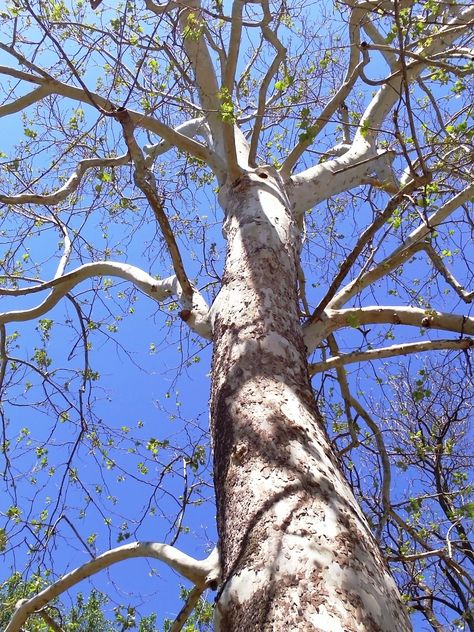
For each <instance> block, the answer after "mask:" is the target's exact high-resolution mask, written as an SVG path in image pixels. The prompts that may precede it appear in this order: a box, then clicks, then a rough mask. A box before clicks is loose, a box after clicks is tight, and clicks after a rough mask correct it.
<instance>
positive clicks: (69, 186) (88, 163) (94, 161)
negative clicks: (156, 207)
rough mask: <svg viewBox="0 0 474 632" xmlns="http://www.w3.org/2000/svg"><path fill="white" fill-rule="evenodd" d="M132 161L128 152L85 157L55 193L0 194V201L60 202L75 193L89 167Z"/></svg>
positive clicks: (26, 202) (15, 202)
mask: <svg viewBox="0 0 474 632" xmlns="http://www.w3.org/2000/svg"><path fill="white" fill-rule="evenodd" d="M129 162H130V156H129V154H128V152H127V153H126V154H123V155H122V156H117V157H116V158H85V159H84V160H81V161H80V162H79V163H78V165H77V167H76V170H75V171H74V172H73V173H72V175H71V176H70V177H69V178H68V180H67V181H66V182H65V183H64V185H63V186H62V187H61V188H59V189H56V191H54V192H53V193H47V194H45V195H42V194H41V193H20V194H18V195H0V202H1V203H3V204H52V205H54V204H59V203H60V202H62V201H63V200H65V199H66V198H67V196H68V195H71V193H74V191H76V190H77V187H78V186H79V184H80V183H81V180H82V178H83V176H84V174H85V173H86V171H88V170H89V169H93V168H94V167H119V166H121V165H126V164H128V163H129Z"/></svg>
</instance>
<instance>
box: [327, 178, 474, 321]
mask: <svg viewBox="0 0 474 632" xmlns="http://www.w3.org/2000/svg"><path fill="white" fill-rule="evenodd" d="M473 195H474V184H471V185H470V186H467V187H466V188H465V189H463V190H462V191H460V192H459V193H458V194H457V195H455V196H453V197H452V198H451V199H450V200H448V201H447V202H445V203H444V204H443V205H442V206H440V207H439V208H438V210H436V211H435V212H434V213H432V214H431V215H430V216H429V217H428V219H427V222H426V223H424V222H421V223H420V225H419V226H418V228H415V230H413V231H412V232H411V233H410V235H409V236H408V237H407V239H405V241H404V242H403V244H401V245H400V246H399V247H398V248H396V249H395V250H394V251H393V252H392V254H391V255H389V256H388V257H386V258H385V259H384V260H383V261H381V262H380V263H378V264H377V265H376V266H375V267H374V268H373V269H372V270H369V271H368V272H366V273H365V274H363V275H362V276H359V277H358V278H356V279H354V280H353V281H351V282H350V283H348V284H347V285H346V286H345V287H343V288H342V289H341V290H340V292H338V293H337V294H336V295H335V296H334V298H333V300H332V301H331V302H330V303H329V304H328V305H329V307H331V308H332V309H335V308H339V307H342V305H344V304H345V303H347V301H348V300H350V299H351V298H352V297H353V296H355V295H356V294H358V293H359V292H361V291H362V290H363V289H364V288H366V287H367V286H369V285H371V284H372V283H375V282H376V281H378V280H379V279H380V278H382V277H384V276H385V275H387V274H389V273H390V272H391V271H392V270H394V269H395V268H397V267H398V266H399V265H401V264H402V263H403V262H404V261H406V260H407V259H408V258H409V257H410V256H411V255H412V254H414V253H415V252H417V251H419V250H424V249H425V246H424V244H421V243H420V242H421V240H422V239H424V238H425V237H428V236H429V235H430V233H431V231H432V230H434V229H435V228H436V227H437V226H439V225H440V224H441V223H442V222H444V220H445V219H446V218H447V217H449V215H451V213H453V212H454V211H455V210H456V209H457V208H459V206H461V205H462V204H464V202H466V201H467V200H469V199H470V198H471V197H472V196H473Z"/></svg>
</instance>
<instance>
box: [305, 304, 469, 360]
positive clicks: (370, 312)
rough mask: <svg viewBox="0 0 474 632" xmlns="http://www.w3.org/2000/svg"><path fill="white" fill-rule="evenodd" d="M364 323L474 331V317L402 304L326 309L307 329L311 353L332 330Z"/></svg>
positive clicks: (307, 342)
mask: <svg viewBox="0 0 474 632" xmlns="http://www.w3.org/2000/svg"><path fill="white" fill-rule="evenodd" d="M361 325H409V326H412V327H420V328H423V329H437V330H441V331H453V332H456V333H459V334H461V335H470V336H472V335H474V317H472V316H463V315H461V314H450V313H448V312H438V311H437V310H435V309H420V308H418V307H405V306H402V305H395V306H387V305H380V306H379V305H374V306H372V305H371V306H369V307H356V308H350V309H326V310H325V311H324V313H323V314H322V315H321V318H320V319H319V320H317V321H315V322H313V323H311V324H310V325H308V326H307V327H306V328H305V330H304V341H305V345H306V347H307V349H308V353H311V352H312V351H314V349H316V347H317V346H318V345H319V344H320V342H321V341H322V340H324V339H325V338H326V337H327V336H328V335H329V334H330V333H332V332H334V331H336V330H338V329H343V328H344V327H360V326H361Z"/></svg>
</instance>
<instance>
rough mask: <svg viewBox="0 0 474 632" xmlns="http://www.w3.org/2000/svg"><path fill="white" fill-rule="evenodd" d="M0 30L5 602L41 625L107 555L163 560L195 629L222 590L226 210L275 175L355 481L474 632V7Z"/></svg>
mask: <svg viewBox="0 0 474 632" xmlns="http://www.w3.org/2000/svg"><path fill="white" fill-rule="evenodd" d="M91 5H92V7H91ZM0 23H1V33H2V34H1V36H0V76H1V82H0V83H1V87H0V95H1V97H0V98H1V105H0V117H2V143H1V146H0V151H1V153H0V169H1V174H2V177H1V181H0V205H1V206H0V219H1V225H0V240H1V245H2V249H1V253H0V256H1V259H0V265H1V271H0V276H1V288H0V295H1V296H2V311H1V313H0V389H1V398H0V399H1V407H0V419H1V424H2V470H3V474H4V476H3V483H2V485H3V494H4V496H3V497H4V499H5V498H7V499H8V500H7V501H4V503H3V505H2V507H0V510H1V511H0V545H1V548H2V551H3V554H4V555H5V559H6V560H7V564H6V566H5V568H6V569H7V571H6V572H5V573H4V577H3V579H4V580H5V581H6V582H8V581H11V576H14V577H17V575H16V573H19V574H20V576H21V577H22V578H23V581H24V582H25V583H24V584H22V585H23V586H30V587H29V588H28V591H27V593H25V598H30V597H31V595H32V592H31V584H28V582H29V581H30V580H31V578H32V577H36V578H37V577H43V578H44V579H45V581H47V582H48V584H51V585H54V582H55V581H56V580H59V581H60V580H61V578H64V576H65V574H66V573H67V572H69V571H71V570H72V569H73V568H74V567H79V568H81V567H83V565H84V564H92V563H95V561H96V560H97V559H98V557H97V556H98V555H100V554H104V555H105V556H107V555H109V557H108V558H107V557H104V558H103V560H104V567H106V566H108V564H109V562H108V561H107V560H109V559H111V557H110V556H113V555H116V556H117V560H119V559H120V560H122V559H126V558H128V557H133V556H143V557H146V558H147V559H153V558H154V559H157V560H162V561H165V562H166V563H167V564H169V565H171V567H172V568H175V569H176V570H178V572H181V573H182V574H184V576H185V577H187V578H188V579H189V580H190V581H191V582H192V583H195V584H196V585H197V587H198V588H199V590H198V591H197V592H196V593H195V598H194V596H191V597H186V599H188V600H189V603H190V604H192V603H193V599H194V601H196V600H197V599H198V598H199V597H200V595H201V594H202V592H203V590H204V588H206V587H207V586H208V585H209V573H212V569H213V568H214V566H213V564H214V562H213V560H214V558H213V557H212V556H213V553H212V552H211V551H212V549H213V546H214V544H215V543H216V532H215V526H214V525H213V524H212V521H213V508H212V507H213V505H212V503H213V482H212V449H211V445H210V440H209V433H208V418H207V412H206V402H207V399H208V392H209V380H208V375H209V372H210V371H211V368H210V354H211V347H212V330H213V311H212V310H213V304H214V301H215V299H216V297H217V296H218V293H219V290H220V289H221V287H222V275H223V266H224V258H225V252H226V242H225V239H224V237H225V231H226V230H227V225H226V223H225V220H226V218H225V216H224V213H223V210H222V208H223V207H224V206H225V205H224V204H223V202H222V200H223V198H224V196H225V195H228V193H227V191H228V190H229V187H230V186H231V185H232V186H234V188H235V190H236V191H237V192H238V182H239V178H242V177H243V175H244V174H245V173H248V172H250V171H251V172H252V173H255V174H257V176H258V177H260V178H262V179H266V178H268V174H274V173H275V174H277V177H278V178H280V179H281V181H282V182H283V183H284V187H285V188H284V190H285V195H286V196H287V204H288V206H289V207H291V208H292V209H293V211H294V214H295V217H296V220H295V221H296V223H297V228H298V230H299V231H300V233H301V234H302V235H303V236H304V237H303V238H302V243H301V248H300V253H299V262H298V266H299V269H298V296H299V310H300V314H299V317H300V323H301V326H302V327H303V332H304V342H305V344H306V347H307V352H308V362H309V364H308V369H309V373H310V375H311V377H312V384H313V388H314V395H315V401H316V403H317V406H318V407H319V410H320V411H321V414H322V417H323V419H324V422H325V426H326V430H327V433H328V434H329V436H330V439H331V442H332V445H333V447H334V450H335V452H336V453H337V454H338V456H339V458H340V462H341V467H342V469H343V471H344V473H345V475H346V477H347V479H348V480H349V482H350V484H351V487H352V489H353V491H354V493H355V496H356V498H357V500H358V501H359V503H360V505H361V507H362V509H363V511H364V513H365V515H366V516H367V519H368V521H369V524H370V526H371V528H372V529H373V531H374V534H375V536H376V537H377V539H378V541H379V543H380V546H381V549H382V552H383V554H384V556H385V558H386V560H387V561H388V563H389V565H390V568H391V570H392V572H393V574H394V577H395V580H396V582H397V585H398V587H399V590H400V592H401V594H402V598H403V600H404V602H405V604H406V606H407V607H408V608H409V611H410V612H411V613H412V615H413V621H414V625H415V626H416V629H417V630H435V631H437V632H441V630H444V629H453V630H454V629H459V630H470V632H473V631H474V616H473V614H472V599H473V591H474V578H473V570H474V568H473V564H474V550H473V545H472V524H473V523H472V519H473V517H474V493H473V492H474V487H473V482H474V481H473V475H472V471H473V470H472V464H473V455H474V445H473V430H472V406H473V404H472V401H473V399H472V398H473V392H472V391H473V379H472V366H471V357H470V349H471V348H472V345H473V339H472V338H471V336H472V335H473V333H474V316H473V315H472V309H471V304H472V300H473V298H474V289H473V273H474V267H473V265H474V262H473V250H472V236H473V230H474V217H473V208H474V207H473V204H474V180H473V162H474V161H473V157H474V105H473V104H474V84H473V82H472V76H473V73H474V43H473V40H474V29H473V25H474V6H473V5H472V4H471V3H469V2H458V1H456V2H454V1H453V2H434V1H433V0H427V1H426V2H414V1H411V0H395V2H391V1H390V2H389V1H387V0H380V1H375V0H341V1H336V2H329V1H326V0H318V1H315V2H312V3H308V2H302V1H301V0H284V1H283V2H278V1H277V2H271V1H268V0H252V1H245V0H234V1H233V2H222V0H209V1H208V0H202V2H199V1H198V0H181V1H179V2H174V1H170V2H167V3H163V4H158V3H156V2H154V1H153V0H143V1H141V0H134V1H132V0H126V1H125V2H118V3H108V2H97V1H95V2H91V3H90V4H88V3H86V2H83V1H81V0H79V1H77V2H68V1H65V2H63V1H58V2H57V1H54V0H47V1H46V2H44V1H42V2H39V1H35V0H14V1H12V2H7V3H6V4H4V5H3V7H2V8H1V10H0ZM259 169H263V170H261V171H259ZM272 177H273V176H272ZM275 177H276V176H275ZM235 183H237V185H236V184H235ZM223 231H224V237H223ZM280 274H282V272H281V270H275V271H274V275H275V277H278V276H279V275H280ZM3 305H4V306H3ZM242 309H245V306H243V307H242ZM264 318H265V314H264V313H262V319H264ZM149 540H153V542H151V543H150V542H148V541H149ZM135 541H140V542H141V544H140V545H135V544H133V543H134V542H135ZM163 544H164V545H166V546H168V545H170V546H171V547H173V546H174V545H176V546H180V547H183V548H184V549H186V550H188V551H189V552H190V553H191V554H192V555H196V557H198V558H206V560H208V562H206V563H207V566H206V563H205V564H204V566H199V568H198V566H196V565H195V564H194V562H193V560H192V558H189V559H188V558H187V557H186V559H184V558H181V557H179V555H181V554H178V553H176V554H175V553H174V551H175V549H171V548H160V547H162V546H163ZM120 546H123V548H122V549H120V552H119V553H114V552H113V549H115V547H120ZM127 546H128V547H129V548H127ZM133 547H135V548H133ZM140 547H141V548H140ZM107 552H108V553H107ZM176 555H178V557H176ZM121 563H122V564H123V565H126V564H127V562H126V561H122V562H121ZM193 564H194V565H193ZM99 568H102V567H100V565H99V566H97V569H99ZM147 569H148V570H149V571H150V574H151V575H153V574H155V573H161V572H162V567H161V566H159V564H158V562H156V563H155V562H153V565H152V563H151V562H150V565H149V566H147V567H144V570H143V576H145V575H146V573H147ZM123 572H125V573H126V572H127V571H123ZM14 574H15V575H14ZM79 575H80V573H79ZM79 575H78V579H79ZM9 577H10V580H9ZM211 579H212V580H213V581H215V579H216V578H215V577H213V578H211ZM142 582H143V584H142ZM153 582H154V578H153V577H152V578H151V579H149V580H147V583H149V584H150V586H153ZM74 583H75V580H74ZM211 583H212V582H211ZM40 584H41V582H39V583H38V591H39V590H41V589H42V588H43V584H41V585H40ZM144 584H145V579H140V586H142V585H144ZM7 585H8V584H5V585H4V588H5V586H7ZM178 585H179V581H177V582H176V592H178ZM154 590H155V588H154V587H151V588H150V589H149V591H148V592H149V593H152V592H153V591H154ZM157 590H158V594H159V590H160V588H158V589H157ZM60 593H61V590H60V591H59V593H58V594H60ZM138 593H139V594H138V596H136V601H135V602H134V603H135V605H137V607H138V608H139V607H140V605H142V606H143V602H144V601H146V599H144V598H143V589H142V588H141V587H140V588H138ZM94 594H95V593H94ZM15 595H16V593H15ZM54 597H56V596H54ZM129 597H130V600H132V601H133V598H132V597H131V596H129V595H127V596H126V598H125V597H124V599H123V603H128V599H129ZM114 599H117V596H116V595H115V596H114ZM53 603H54V602H53ZM43 605H44V604H43ZM38 608H39V606H38ZM38 608H36V609H38ZM178 608H179V607H178ZM155 610H156V611H157V610H158V608H155ZM44 612H46V613H47V616H49V617H52V618H53V619H54V607H53V606H52V607H50V608H49V609H48V606H47V605H46V606H45V608H44ZM145 613H146V615H149V614H150V613H149V610H146V608H145ZM158 614H159V616H158V620H159V621H162V620H163V619H164V618H165V617H167V616H169V613H168V612H165V613H164V614H163V613H158ZM161 615H163V616H161ZM180 621H181V619H179V618H178V623H179V622H180ZM183 621H184V618H183ZM181 623H182V622H181ZM181 623H180V624H181ZM104 625H105V624H104ZM137 625H138V624H137ZM11 629H12V630H13V629H15V630H16V629H19V628H14V627H12V628H11ZM67 629H69V628H67ZM71 629H75V628H71ZM104 629H105V628H104ZM124 629H125V628H124ZM175 629H178V628H175Z"/></svg>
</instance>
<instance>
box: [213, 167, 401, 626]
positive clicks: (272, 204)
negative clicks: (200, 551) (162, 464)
mask: <svg viewBox="0 0 474 632" xmlns="http://www.w3.org/2000/svg"><path fill="white" fill-rule="evenodd" d="M221 203H222V205H223V206H224V208H225V210H226V217H227V219H226V225H225V230H226V233H227V239H228V254H227V261H226V268H225V274H224V279H223V285H222V289H221V291H220V294H219V295H218V297H217V299H216V301H215V303H214V305H213V308H212V312H213V315H212V317H213V324H214V343H215V350H214V358H213V387H212V401H211V424H212V433H213V441H214V458H215V465H214V473H215V486H216V493H217V517H218V530H219V537H220V547H221V561H222V578H223V583H222V585H221V588H220V591H219V593H218V599H217V608H216V611H217V614H216V629H218V630H222V631H224V630H225V632H233V631H239V632H242V630H249V631H250V630H255V631H257V630H258V631H259V632H265V631H266V632H270V631H273V632H274V631H278V630H286V631H289V630H291V631H296V630H305V631H308V630H320V631H321V632H332V631H334V632H336V631H340V632H356V631H357V632H359V631H360V632H362V631H364V632H368V631H371V632H375V631H383V632H407V631H408V630H411V625H410V623H409V620H408V617H407V615H406V613H405V611H404V608H403V606H402V604H401V602H400V598H399V595H398V592H397V589H396V587H395V583H394V581H393V579H392V577H391V575H390V574H389V572H388V571H387V569H386V567H385V564H384V561H383V559H382V556H381V554H380V552H379V549H378V546H377V544H376V541H375V539H374V538H373V536H372V534H371V533H370V530H369V527H368V525H367V523H366V521H365V518H364V517H363V515H362V513H361V511H360V509H359V507H358V505H357V503H356V501H355V499H354V497H353V495H352V492H351V490H350V488H349V485H348V483H347V482H346V480H345V479H344V477H343V476H342V474H341V472H340V467H339V463H338V460H337V458H336V457H335V455H334V453H333V452H332V450H331V447H330V443H329V440H328V437H327V435H326V432H325V430H324V428H323V424H322V422H321V419H320V417H319V413H318V411H317V408H316V403H315V401H314V398H313V394H312V390H311V387H310V382H309V377H308V366H307V360H306V349H305V346H304V343H303V335H302V330H301V327H300V325H299V315H298V296H297V259H298V251H299V245H300V244H299V242H300V237H299V233H298V229H297V224H296V222H295V219H294V217H293V216H292V211H291V210H290V209H291V205H290V204H289V202H288V198H287V196H286V193H285V189H284V186H283V183H282V182H281V181H280V180H279V179H278V176H277V174H276V173H275V172H274V171H273V170H272V169H270V168H264V169H262V168H259V169H257V170H255V171H254V172H251V173H248V174H246V175H245V176H243V177H242V178H239V179H238V180H237V181H236V182H234V183H233V185H232V186H231V187H229V188H228V189H227V190H226V191H224V192H223V193H222V194H221Z"/></svg>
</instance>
